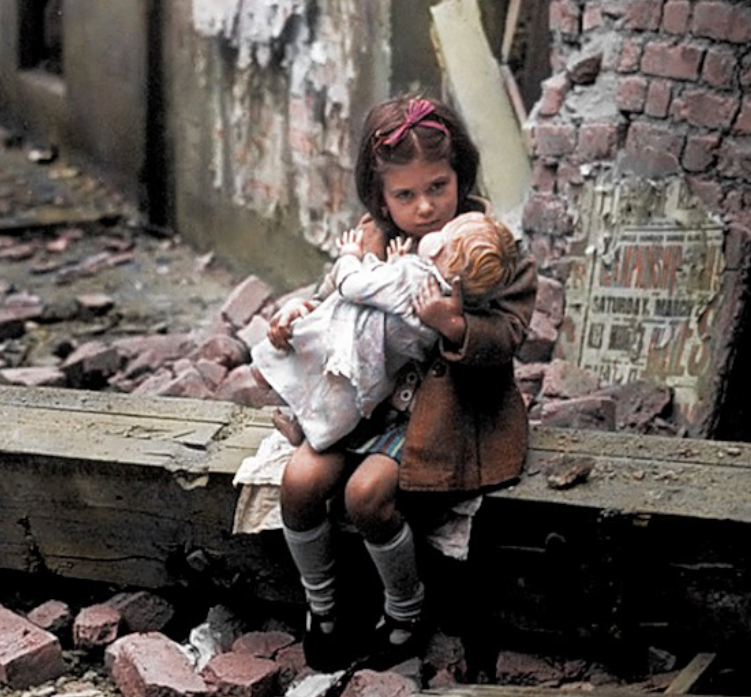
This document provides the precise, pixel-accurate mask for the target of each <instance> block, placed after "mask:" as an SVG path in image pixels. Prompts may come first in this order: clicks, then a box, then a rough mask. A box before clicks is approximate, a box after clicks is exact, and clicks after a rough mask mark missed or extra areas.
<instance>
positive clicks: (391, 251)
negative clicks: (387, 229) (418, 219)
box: [386, 237, 412, 262]
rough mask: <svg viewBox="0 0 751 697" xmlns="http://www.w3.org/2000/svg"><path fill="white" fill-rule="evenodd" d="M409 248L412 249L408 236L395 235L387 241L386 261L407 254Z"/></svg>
mask: <svg viewBox="0 0 751 697" xmlns="http://www.w3.org/2000/svg"><path fill="white" fill-rule="evenodd" d="M410 249H412V239H411V238H410V237H395V238H394V239H393V240H391V241H390V242H389V246H388V247H386V261H388V262H392V261H395V260H396V259H399V258H400V257H403V256H404V255H405V254H408V253H409V250H410Z"/></svg>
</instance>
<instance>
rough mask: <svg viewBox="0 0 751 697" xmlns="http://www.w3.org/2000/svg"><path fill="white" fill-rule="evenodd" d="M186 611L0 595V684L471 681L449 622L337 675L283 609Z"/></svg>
mask: <svg viewBox="0 0 751 697" xmlns="http://www.w3.org/2000/svg"><path fill="white" fill-rule="evenodd" d="M178 614H179V609H178V608H177V607H176V606H175V605H173V604H172V603H171V602H170V601H168V600H166V599H165V598H164V597H162V596H160V595H158V594H156V593H152V592H149V591H135V592H120V593H116V594H114V595H111V596H109V597H107V598H105V599H104V600H102V601H101V602H96V603H93V604H89V605H83V606H81V607H77V608H76V607H74V606H73V605H71V604H69V603H67V602H65V601H63V600H59V599H51V600H48V601H45V602H43V603H41V604H39V605H35V606H33V607H31V608H30V609H28V610H27V611H24V610H23V609H16V610H11V609H8V608H7V607H4V606H2V605H0V684H2V685H4V687H0V695H3V696H6V695H24V697H54V696H56V695H66V696H67V697H110V696H114V695H118V694H121V695H125V697H146V695H153V694H164V695H177V694H179V695H195V696H196V697H199V696H200V695H212V694H232V695H252V696H253V697H274V696H275V695H281V694H286V695H289V696H290V697H302V696H303V695H305V696H307V697H319V696H320V697H323V695H326V694H333V693H334V692H335V693H336V694H343V695H346V696H347V697H364V696H365V695H368V694H382V695H389V696H390V697H399V696H401V695H409V694H413V693H416V692H418V691H420V690H421V689H424V688H426V687H427V688H430V689H441V688H450V687H454V686H457V685H459V684H462V683H463V682H467V672H468V667H467V661H466V657H465V654H464V650H463V647H462V644H461V641H460V640H459V639H458V638H456V637H452V636H449V635H446V634H443V633H441V632H437V633H435V634H433V635H432V636H431V638H430V640H429V642H428V645H427V648H426V651H425V655H424V658H423V661H422V662H421V663H420V662H418V661H416V660H412V661H407V662H405V663H402V664H400V665H398V666H394V667H393V668H392V669H391V670H388V671H378V672H377V671H374V670H371V669H369V668H367V665H363V666H362V667H360V668H359V669H357V670H351V671H340V672H337V673H333V674H330V675H329V674H320V673H315V672H314V671H312V670H311V669H310V668H309V667H307V666H306V664H305V660H304V656H303V652H302V645H301V643H300V641H299V639H298V638H296V636H295V634H296V632H295V631H294V630H293V629H290V628H289V627H286V626H285V625H284V624H283V623H281V622H280V621H278V620H268V619H267V620H266V621H265V622H264V623H263V624H261V625H260V627H259V628H255V629H254V628H252V627H251V626H250V623H249V622H248V621H246V620H243V619H240V618H238V617H237V616H236V615H234V614H233V613H232V611H231V610H229V609H228V608H227V607H225V606H223V605H215V606H212V607H211V608H210V609H209V611H208V614H207V615H206V619H205V620H204V621H203V622H201V623H200V624H198V625H197V626H195V627H193V628H192V629H191V630H190V631H189V632H188V633H187V639H184V638H181V636H182V635H181V633H180V632H177V631H176V630H175V627H176V626H177V625H178V624H179V622H176V619H178V618H177V615H178ZM658 658H659V660H657V659H658ZM675 663H676V659H675V657H673V656H669V655H660V656H659V657H658V656H657V655H655V656H653V657H651V658H650V671H649V672H648V676H647V678H645V679H643V680H641V681H640V682H634V681H632V682H631V683H630V685H629V687H630V688H631V689H632V691H636V692H645V693H646V692H654V691H661V690H663V689H664V688H665V687H666V686H668V685H669V684H670V682H671V681H672V680H674V679H675V677H676V675H677V672H678V671H676V670H675ZM102 665H103V666H104V669H102ZM495 671H496V675H494V676H486V678H487V677H490V679H492V680H493V681H494V682H495V681H498V682H501V683H503V684H507V685H522V686H533V685H534V686H542V687H547V688H557V687H565V688H566V689H569V690H584V691H591V690H592V689H595V688H601V687H607V686H609V687H618V686H622V685H623V684H624V683H623V681H622V679H620V678H618V677H616V676H615V675H613V674H612V673H610V672H609V671H608V670H607V668H606V667H604V666H602V665H600V664H598V663H596V662H591V661H586V660H582V659H571V658H562V657H551V656H542V655H539V656H538V655H534V654H522V653H516V652H513V651H503V652H501V653H500V654H499V656H498V660H497V663H496V666H495Z"/></svg>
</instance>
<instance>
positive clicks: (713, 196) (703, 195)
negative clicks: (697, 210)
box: [686, 177, 723, 213]
mask: <svg viewBox="0 0 751 697" xmlns="http://www.w3.org/2000/svg"><path fill="white" fill-rule="evenodd" d="M686 184H687V185H688V190H689V192H691V194H692V195H693V196H696V198H698V199H699V200H700V201H701V202H702V203H703V204H704V205H705V206H706V207H707V208H708V209H709V210H710V211H711V212H712V213H719V212H720V210H721V207H722V197H723V191H722V186H721V185H720V184H719V183H718V182H717V181H716V180H715V179H702V178H701V177H686Z"/></svg>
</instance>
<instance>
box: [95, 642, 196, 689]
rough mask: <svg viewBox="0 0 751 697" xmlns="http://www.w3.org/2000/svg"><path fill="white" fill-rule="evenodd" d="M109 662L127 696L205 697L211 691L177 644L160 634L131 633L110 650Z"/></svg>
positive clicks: (108, 650) (117, 681)
mask: <svg viewBox="0 0 751 697" xmlns="http://www.w3.org/2000/svg"><path fill="white" fill-rule="evenodd" d="M105 663H106V665H107V667H108V669H109V672H110V676H111V677H112V680H113V681H114V682H115V684H116V685H117V687H118V689H119V690H120V692H122V693H123V695H124V696H125V697H203V696H204V695H208V694H209V689H208V686H207V685H206V683H205V682H204V680H203V678H201V676H200V675H198V674H197V673H196V672H195V671H194V670H193V667H192V666H191V665H190V663H189V661H188V658H187V656H186V655H185V653H183V651H182V649H181V648H180V646H179V645H178V644H176V643H175V642H174V641H172V640H171V639H169V638H168V637H166V636H165V635H164V634H161V633H159V632H148V633H146V634H128V635H127V636H124V637H121V638H120V639H118V640H117V641H115V642H114V643H113V644H112V645H111V646H109V647H108V648H107V651H106V653H105Z"/></svg>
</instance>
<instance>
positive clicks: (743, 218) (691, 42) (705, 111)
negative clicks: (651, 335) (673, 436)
mask: <svg viewBox="0 0 751 697" xmlns="http://www.w3.org/2000/svg"><path fill="white" fill-rule="evenodd" d="M549 20H550V27H551V31H552V33H553V37H554V44H553V48H552V52H551V61H552V66H553V76H552V77H551V78H549V79H548V80H547V81H546V82H545V83H544V85H543V93H542V97H541V99H540V100H539V102H538V103H537V104H536V106H535V108H534V110H533V111H532V114H531V116H530V119H529V121H528V123H527V126H526V130H525V133H526V136H527V138H528V146H529V151H530V153H531V155H532V158H533V184H532V190H531V191H530V194H529V196H528V198H527V202H526V206H525V211H524V227H525V229H526V231H527V233H528V235H529V237H530V241H531V245H532V247H533V249H534V251H535V253H536V256H537V258H538V259H539V260H540V262H541V268H542V269H543V272H544V273H548V274H550V275H554V276H558V277H559V278H560V279H561V280H563V281H566V282H568V284H569V286H570V284H571V278H570V271H571V269H572V264H571V254H572V252H573V253H574V254H576V253H583V251H584V250H581V249H579V250H577V249H576V247H577V244H579V243H580V242H581V239H582V236H583V230H582V228H583V224H586V219H587V218H588V217H591V216H592V215H593V214H597V211H596V210H595V211H593V209H592V206H593V205H594V206H596V205H598V202H601V198H598V197H597V196H593V195H592V192H593V191H595V190H597V189H598V187H600V188H601V187H602V186H603V181H606V182H607V185H608V186H611V187H616V188H617V187H618V186H620V184H619V182H627V188H628V195H629V196H631V197H632V198H633V197H634V189H635V187H636V188H637V189H638V187H639V186H641V187H646V189H645V191H646V190H653V191H656V192H657V193H658V196H657V197H656V198H660V199H664V198H665V196H664V192H665V191H667V190H668V189H669V188H671V187H672V188H673V189H675V188H676V187H678V188H679V189H680V190H681V191H682V192H684V193H681V196H682V197H684V198H687V195H686V194H685V192H688V194H690V196H691V197H693V198H695V199H696V201H699V202H700V206H703V208H704V212H705V216H704V218H703V223H702V225H701V226H699V227H701V228H702V229H706V228H707V227H708V226H707V224H706V221H707V220H708V219H711V220H713V221H715V223H716V225H717V226H718V228H719V229H720V231H721V233H722V237H721V240H720V245H721V249H722V254H723V257H722V260H721V261H722V263H721V264H718V266H717V269H719V272H720V273H721V284H720V287H719V291H718V292H719V295H716V296H712V297H709V298H707V297H702V300H701V302H702V303H704V307H705V308H706V305H707V303H713V304H714V307H715V311H714V314H713V315H712V322H711V323H710V324H709V325H707V322H706V317H705V322H704V328H703V332H704V336H703V338H702V339H701V340H702V341H703V342H704V346H703V349H706V350H707V351H708V352H709V354H710V355H711V359H710V360H708V361H707V363H706V365H705V366H703V367H702V374H701V376H699V377H700V379H698V380H697V381H696V382H695V383H692V384H691V387H692V389H694V391H695V395H694V402H695V404H694V405H693V406H696V405H697V404H698V405H699V406H700V409H699V410H698V411H694V413H692V415H691V419H692V420H693V422H694V426H695V427H696V430H697V431H698V432H703V433H709V432H711V430H712V428H713V422H714V421H716V419H715V418H714V416H713V415H714V414H715V413H716V412H717V408H718V405H719V403H720V402H721V400H722V397H723V394H724V393H725V391H726V386H727V384H728V383H729V382H730V381H731V380H732V373H733V369H734V364H735V355H736V354H737V352H738V345H737V341H735V342H734V337H736V338H737V335H738V331H737V330H738V327H739V326H740V324H741V313H742V312H743V306H744V302H745V293H746V287H747V276H748V271H747V269H748V267H749V258H750V253H749V225H750V224H751V206H749V204H750V203H751V98H749V97H748V96H747V94H746V93H747V90H748V87H749V85H751V51H749V42H751V7H749V6H748V3H746V2H741V1H740V0H617V1H616V0H553V1H552V3H551V6H550V16H549ZM645 196H646V198H645V197H642V198H641V199H638V197H637V198H633V200H635V201H636V203H637V205H638V203H639V200H641V202H642V203H644V204H645V205H646V202H647V199H648V196H647V195H646V194H645ZM696 201H692V202H691V203H690V205H688V208H690V209H694V208H696V207H697V205H696ZM587 206H589V208H587ZM663 222H664V221H660V223H663ZM672 223H674V225H675V226H676V230H677V231H681V230H688V229H689V228H690V224H689V223H687V222H686V221H685V220H681V219H680V215H676V217H675V218H674V219H673V220H672ZM602 224H603V228H602V230H601V231H600V236H599V238H598V239H596V240H594V242H595V244H593V245H592V246H591V248H590V249H588V250H587V252H586V253H588V254H590V255H597V254H598V253H599V254H600V255H601V256H602V255H604V254H606V253H608V252H609V251H610V252H612V251H613V250H612V248H611V249H607V244H606V241H604V240H603V237H604V236H606V235H607V234H609V231H608V230H607V225H608V223H607V221H606V220H603V221H602ZM641 224H642V226H644V225H646V224H648V217H643V219H642V221H641ZM696 229H698V228H696ZM603 231H604V232H603ZM692 232H695V230H693V231H692ZM693 238H694V239H696V240H699V238H701V240H700V242H701V244H702V245H703V246H702V247H698V248H697V247H690V244H689V242H685V245H686V246H684V249H683V252H684V253H685V254H686V255H689V254H693V255H694V256H696V255H697V249H698V250H700V251H699V253H700V254H704V253H705V252H706V250H708V249H714V248H716V247H712V245H711V244H708V242H707V235H705V234H703V233H702V234H701V235H694V236H693ZM687 239H688V238H687ZM590 241H591V240H590ZM598 245H599V247H598ZM665 249H667V247H665ZM616 251H617V250H616ZM700 261H701V260H700ZM693 263H694V264H696V263H697V262H696V261H694V262H693ZM573 268H576V264H574V265H573ZM684 280H685V279H684V278H682V277H681V276H679V277H678V288H679V290H680V289H681V284H683V283H684ZM712 287H714V286H713V284H712V282H709V281H708V285H707V286H706V288H704V289H702V290H709V289H710V288H712ZM590 300H591V298H590ZM689 301H691V302H693V301H692V298H690V297H689ZM702 311H703V310H702V307H698V303H694V304H693V305H691V306H690V307H688V309H687V311H686V317H685V321H686V324H687V326H688V325H689V323H690V322H694V324H695V325H696V326H698V322H699V320H700V319H701V317H700V313H701V312H702ZM642 319H643V318H642ZM642 324H643V322H642ZM662 341H663V342H665V343H669V342H670V339H669V338H668V337H667V336H663V339H662ZM643 377H655V376H650V375H645V374H644V371H636V374H635V375H633V378H643ZM657 377H659V376H657ZM624 379H629V378H624Z"/></svg>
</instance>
